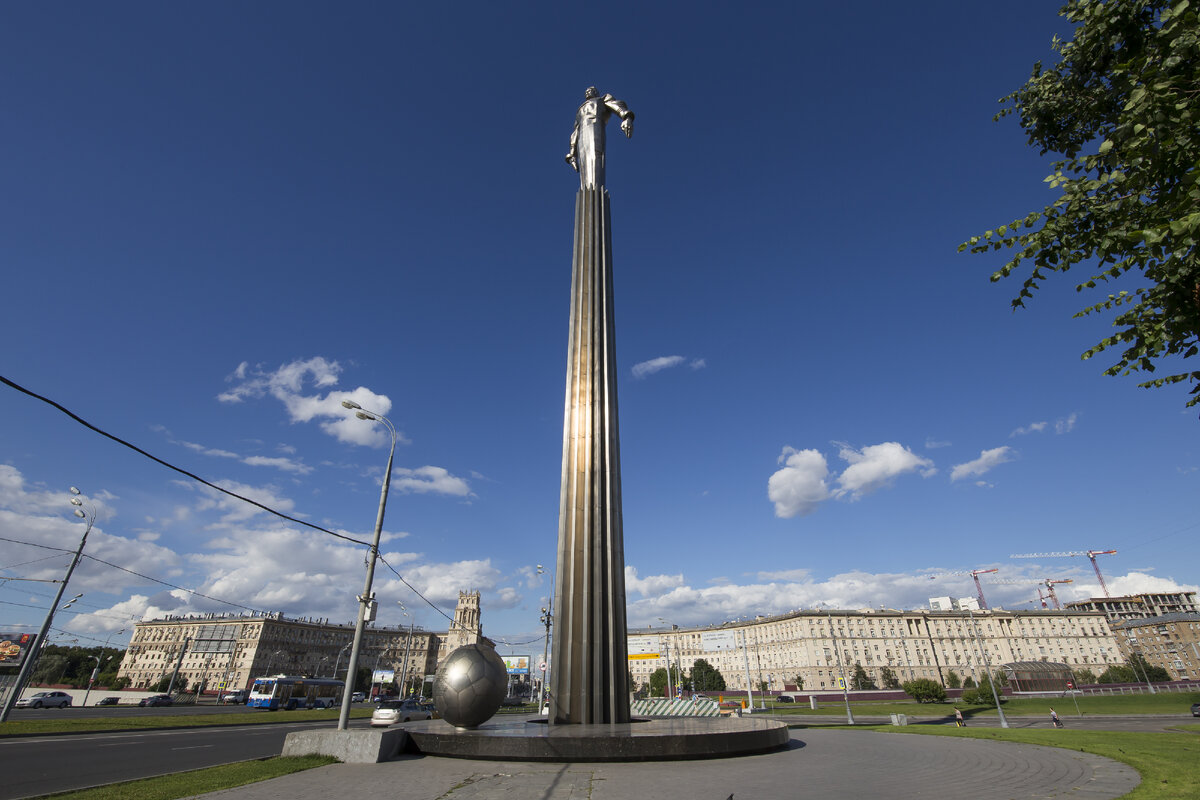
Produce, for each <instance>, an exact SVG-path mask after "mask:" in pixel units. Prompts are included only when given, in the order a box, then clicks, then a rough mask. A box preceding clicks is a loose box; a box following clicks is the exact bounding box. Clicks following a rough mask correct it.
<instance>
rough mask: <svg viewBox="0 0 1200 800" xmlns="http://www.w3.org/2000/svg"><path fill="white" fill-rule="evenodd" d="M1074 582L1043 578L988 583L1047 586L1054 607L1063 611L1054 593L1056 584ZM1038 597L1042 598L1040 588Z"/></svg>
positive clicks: (1043, 606)
mask: <svg viewBox="0 0 1200 800" xmlns="http://www.w3.org/2000/svg"><path fill="white" fill-rule="evenodd" d="M1074 582H1075V581H1073V580H1071V579H1070V578H1062V579H1061V580H1052V579H1050V578H1042V579H1041V580H1038V579H1036V578H1030V579H1028V580H1003V581H988V583H992V584H1009V585H1012V584H1018V583H1037V584H1041V585H1042V586H1045V587H1046V592H1047V593H1048V594H1049V595H1050V601H1051V602H1052V603H1054V607H1055V608H1056V609H1061V608H1062V606H1061V605H1059V603H1058V595H1056V594H1055V593H1054V584H1056V583H1074ZM1038 597H1039V598H1041V597H1042V590H1041V589H1040V588H1039V589H1038ZM1045 607H1046V601H1045V599H1044V598H1043V599H1042V608H1045Z"/></svg>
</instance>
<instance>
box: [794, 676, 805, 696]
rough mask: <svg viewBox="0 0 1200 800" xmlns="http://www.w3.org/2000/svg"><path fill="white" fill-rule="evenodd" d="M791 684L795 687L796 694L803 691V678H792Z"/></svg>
mask: <svg viewBox="0 0 1200 800" xmlns="http://www.w3.org/2000/svg"><path fill="white" fill-rule="evenodd" d="M792 684H793V685H794V686H795V687H796V691H797V692H802V691H804V676H803V675H797V676H796V677H794V678H792Z"/></svg>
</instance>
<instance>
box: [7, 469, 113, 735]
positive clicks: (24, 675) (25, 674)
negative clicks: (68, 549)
mask: <svg viewBox="0 0 1200 800" xmlns="http://www.w3.org/2000/svg"><path fill="white" fill-rule="evenodd" d="M71 494H72V495H74V497H72V498H71V505H73V506H75V516H77V517H79V518H80V519H83V520H86V521H87V527H86V528H85V529H84V531H83V538H82V539H80V540H79V547H78V548H77V549H76V550H75V553H74V555H73V556H72V557H71V565H70V566H68V567H67V574H66V575H64V576H63V579H62V583H60V584H59V585H58V594H56V595H55V596H54V602H53V603H51V604H50V609H49V610H48V611H47V612H46V619H45V621H44V622H43V623H42V628H41V630H39V631H38V635H37V638H36V639H34V643H33V647H32V648H30V650H29V652H28V653H26V656H25V662H24V663H23V664H21V670H20V672H18V673H17V679H16V680H15V681H13V684H12V691H11V692H9V695H8V699H7V700H6V701H5V702H4V709H3V710H0V722H4V721H6V720H7V719H8V715H9V714H10V713H12V709H13V706H14V705H16V703H17V698H18V697H20V696H21V691H22V690H23V689H24V688H25V682H26V681H27V680H28V679H29V673H30V672H31V671H32V669H33V662H34V661H36V660H37V659H36V658H35V657H34V653H35V652H36V651H40V650H41V648H42V647H43V646H44V645H45V641H46V633H47V632H48V631H49V630H50V623H51V622H53V621H54V612H55V611H56V610H59V609H58V604H59V603H60V602H62V596H63V593H64V592H65V591H66V590H67V583H68V582H69V581H70V580H71V573H73V572H74V571H75V567H76V566H78V564H79V560H80V559H81V558H83V548H84V546H85V545H86V544H87V538H88V534H89V533H91V532H92V525H94V524H95V522H96V506H95V505H94V504H93V503H91V502H90V501H88V500H85V499H83V496H82V495H81V493H80V491H79V490H78V489H76V488H75V487H74V486H72V487H71ZM80 596H81V595H76V596H75V597H73V598H71V600H70V601H69V602H68V603H67V605H70V604H71V603H73V602H75V601H76V600H78V599H79V597H80ZM64 608H65V606H64Z"/></svg>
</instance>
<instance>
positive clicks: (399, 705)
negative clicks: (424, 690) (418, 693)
mask: <svg viewBox="0 0 1200 800" xmlns="http://www.w3.org/2000/svg"><path fill="white" fill-rule="evenodd" d="M414 719H433V711H432V710H431V707H430V705H429V704H428V703H422V702H421V701H420V700H413V699H411V698H410V699H408V700H385V701H383V702H382V703H380V704H379V706H378V707H376V709H375V712H374V713H373V714H371V725H373V726H375V727H387V726H388V725H395V724H396V723H397V722H411V721H412V720H414Z"/></svg>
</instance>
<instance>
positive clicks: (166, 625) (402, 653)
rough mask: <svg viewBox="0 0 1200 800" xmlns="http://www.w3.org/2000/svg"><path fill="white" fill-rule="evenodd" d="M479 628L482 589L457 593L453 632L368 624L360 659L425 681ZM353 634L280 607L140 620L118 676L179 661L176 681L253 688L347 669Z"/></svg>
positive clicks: (171, 668) (136, 681)
mask: <svg viewBox="0 0 1200 800" xmlns="http://www.w3.org/2000/svg"><path fill="white" fill-rule="evenodd" d="M479 631H480V609H479V592H459V598H458V605H457V607H456V609H455V614H454V623H453V624H452V625H450V626H449V630H448V631H445V632H433V631H426V630H422V629H420V628H416V627H415V626H414V627H396V628H389V627H371V626H368V627H367V628H366V629H365V630H364V631H363V640H362V645H361V650H360V654H359V666H360V667H365V668H368V669H371V670H376V669H383V670H394V671H395V674H396V679H397V680H399V679H400V676H401V675H408V676H409V677H410V681H409V682H410V683H411V684H414V685H416V686H418V687H419V684H420V683H421V682H422V681H423V680H424V679H425V678H426V677H427V676H432V675H433V674H434V673H435V672H436V671H437V665H438V663H440V661H441V660H442V659H443V658H445V657H446V656H447V655H449V654H450V652H452V651H453V650H454V649H455V648H456V647H458V646H460V645H462V644H469V643H473V642H476V641H478V640H479V638H480V634H479ZM353 640H354V626H353V625H350V624H346V625H339V624H331V623H330V622H329V620H326V619H310V618H301V619H288V618H286V617H284V616H283V615H282V614H281V613H273V614H266V615H222V614H207V615H198V616H197V615H193V616H186V617H167V618H165V619H156V620H150V621H147V622H139V623H137V624H136V625H135V626H134V633H133V638H132V639H131V640H130V642H129V647H128V648H127V649H126V652H125V657H124V659H123V660H122V662H121V667H120V670H119V671H118V673H117V676H118V677H120V678H129V680H130V685H131V686H132V687H134V688H138V689H144V688H146V687H148V686H151V685H153V684H154V683H156V682H157V681H158V680H159V679H160V678H162V677H164V676H167V677H169V676H171V675H172V674H173V673H174V672H175V670H176V666H177V665H178V670H179V671H178V675H177V677H176V683H175V685H176V686H177V687H183V686H187V687H189V688H190V687H192V686H196V685H199V684H201V683H203V684H204V686H205V688H206V689H207V690H209V691H217V690H225V689H245V688H249V686H250V684H251V682H252V681H253V679H254V678H256V677H259V676H262V675H277V674H289V675H312V676H322V675H327V676H332V675H344V670H345V668H346V666H347V663H348V660H349V653H350V645H351V643H352V642H353ZM406 663H407V669H406V667H405V664H406ZM418 691H419V689H418Z"/></svg>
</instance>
